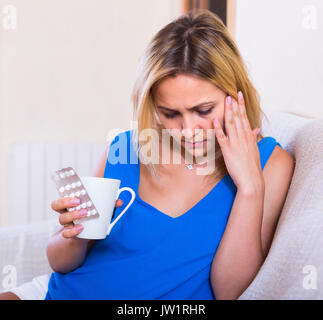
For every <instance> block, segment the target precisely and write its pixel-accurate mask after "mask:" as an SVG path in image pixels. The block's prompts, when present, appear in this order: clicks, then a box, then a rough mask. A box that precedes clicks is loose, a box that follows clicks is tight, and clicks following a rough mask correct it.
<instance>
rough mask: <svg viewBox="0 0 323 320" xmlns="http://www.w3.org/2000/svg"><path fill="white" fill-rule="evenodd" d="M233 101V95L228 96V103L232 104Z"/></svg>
mask: <svg viewBox="0 0 323 320" xmlns="http://www.w3.org/2000/svg"><path fill="white" fill-rule="evenodd" d="M231 102H232V98H231V96H227V104H230V103H231Z"/></svg>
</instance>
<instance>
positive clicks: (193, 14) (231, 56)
mask: <svg viewBox="0 0 323 320" xmlns="http://www.w3.org/2000/svg"><path fill="white" fill-rule="evenodd" d="M179 73H185V74H188V75H195V76H198V77H200V78H202V79H206V80H209V81H210V82H211V83H212V84H214V85H216V86H217V87H218V88H219V89H221V90H222V91H223V92H225V93H226V94H227V95H231V96H232V97H234V98H235V99H236V100H238V97H237V92H238V91H239V90H240V91H242V93H243V96H244V100H245V106H246V112H247V116H248V119H249V122H250V126H251V128H252V129H255V128H258V127H259V128H261V116H262V114H264V113H263V111H262V110H261V108H260V99H259V95H258V93H257V91H256V89H255V88H254V86H253V85H252V83H251V81H250V80H249V77H248V74H247V69H246V66H245V64H244V62H243V60H242V57H241V54H240V52H239V50H238V48H237V46H236V44H235V43H234V41H233V39H232V37H231V35H230V33H229V31H228V29H227V28H226V26H225V25H224V24H223V22H222V20H221V19H220V18H219V17H218V16H217V15H216V14H214V13H212V12H211V11H209V10H207V9H193V10H191V11H190V12H189V13H188V14H186V15H181V16H180V17H178V18H177V19H175V20H173V21H172V22H170V23H169V24H167V25H166V26H165V27H164V28H162V29H161V30H160V31H159V32H158V33H157V34H156V35H155V36H154V37H153V39H152V40H151V41H150V43H149V45H148V47H147V48H146V50H145V53H144V55H143V56H142V58H141V61H140V63H139V67H138V70H137V78H136V81H135V84H134V89H133V93H132V101H133V106H134V117H133V118H134V120H135V121H137V123H138V128H137V129H135V130H134V135H133V143H134V145H135V146H137V148H138V149H137V151H138V150H140V148H141V147H142V146H143V145H142V142H141V141H139V135H140V132H142V130H144V129H156V130H157V131H158V132H160V130H161V129H162V125H161V123H160V121H159V119H158V115H157V112H156V107H155V102H154V98H153V94H152V91H153V89H154V88H155V87H156V86H157V85H158V83H159V82H160V81H162V80H163V79H164V78H166V77H175V76H176V75H178V74H179ZM260 137H262V136H261V135H260ZM148 143H150V144H151V150H156V149H155V148H157V147H156V145H155V146H154V145H153V144H154V143H156V140H155V141H154V140H153V139H150V141H149V142H148ZM216 152H217V154H216V159H217V161H216V164H215V169H214V171H213V173H212V175H211V176H212V178H214V180H215V181H217V180H218V179H219V178H222V177H223V176H224V175H226V174H227V169H226V166H225V163H224V160H223V156H222V152H221V150H220V148H219V149H218V150H217V151H216ZM145 166H146V167H147V168H148V170H149V171H150V173H151V174H154V175H158V170H157V168H156V166H155V164H154V163H147V164H145Z"/></svg>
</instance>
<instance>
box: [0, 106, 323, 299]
mask: <svg viewBox="0 0 323 320" xmlns="http://www.w3.org/2000/svg"><path fill="white" fill-rule="evenodd" d="M264 111H265V115H266V117H264V118H263V119H262V132H261V133H262V135H263V136H272V137H274V138H276V140H277V141H278V142H279V143H280V144H281V145H282V146H283V147H284V149H285V150H287V151H288V152H290V153H291V154H292V155H293V156H294V158H295V160H296V166H295V171H294V176H293V179H292V182H291V186H290V189H289V192H288V195H287V198H286V202H285V204H284V207H283V210H282V212H281V216H280V219H279V222H278V225H277V228H276V231H275V235H274V238H273V242H272V245H271V248H270V251H269V253H268V256H267V257H266V260H265V262H264V264H263V265H262V267H261V269H260V270H259V272H258V273H257V275H256V277H255V278H254V280H253V281H252V282H251V283H250V285H249V286H248V288H247V289H246V290H245V291H244V292H243V293H242V295H241V296H240V297H239V300H257V299H262V300H264V299H266V300H281V299H323V255H322V253H323V251H322V248H323V232H322V231H323V209H322V208H323V161H322V160H321V159H322V157H323V119H313V118H306V117H303V116H299V115H295V114H292V113H287V112H280V111H275V110H271V109H266V110H264ZM55 215H56V213H55V212H53V217H52V218H50V219H46V220H44V221H38V222H32V223H28V224H22V225H15V226H9V227H1V228H0V244H1V245H0V272H1V271H2V273H0V280H1V282H0V284H1V283H2V287H1V285H0V292H2V291H8V290H10V288H12V287H19V286H21V285H22V284H26V283H32V282H31V281H34V282H35V281H36V280H37V279H42V281H46V279H48V277H49V275H50V273H51V272H52V270H51V268H50V266H49V264H48V261H47V258H46V244H47V240H48V238H49V237H50V236H51V235H52V234H53V233H55V232H56V231H57V230H58V229H59V228H60V225H59V224H58V219H57V216H55ZM10 276H11V277H10ZM1 277H2V278H1ZM40 277H42V278H40ZM44 279H45V280H44ZM22 298H23V299H37V298H39V299H41V298H43V296H42V294H40V295H38V296H30V297H22Z"/></svg>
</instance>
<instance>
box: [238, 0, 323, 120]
mask: <svg viewBox="0 0 323 320" xmlns="http://www.w3.org/2000/svg"><path fill="white" fill-rule="evenodd" d="M322 22H323V1H322V0H271V1H268V0H236V42H237V44H238V46H239V48H240V50H241V52H242V55H243V57H244V58H245V60H246V61H247V66H248V68H249V71H250V75H251V78H252V79H253V81H254V84H255V86H256V88H257V89H258V91H259V93H260V96H261V101H262V106H263V107H265V108H266V107H268V108H274V109H277V110H283V111H288V112H293V113H295V114H300V115H305V116H309V117H316V118H322V117H323V102H322V98H321V96H322V92H323V59H322V57H323V42H322V39H323V23H322Z"/></svg>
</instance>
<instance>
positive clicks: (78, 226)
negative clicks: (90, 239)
mask: <svg viewBox="0 0 323 320" xmlns="http://www.w3.org/2000/svg"><path fill="white" fill-rule="evenodd" d="M75 229H76V230H77V231H81V230H83V229H84V227H83V226H82V225H81V224H78V225H76V226H75Z"/></svg>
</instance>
